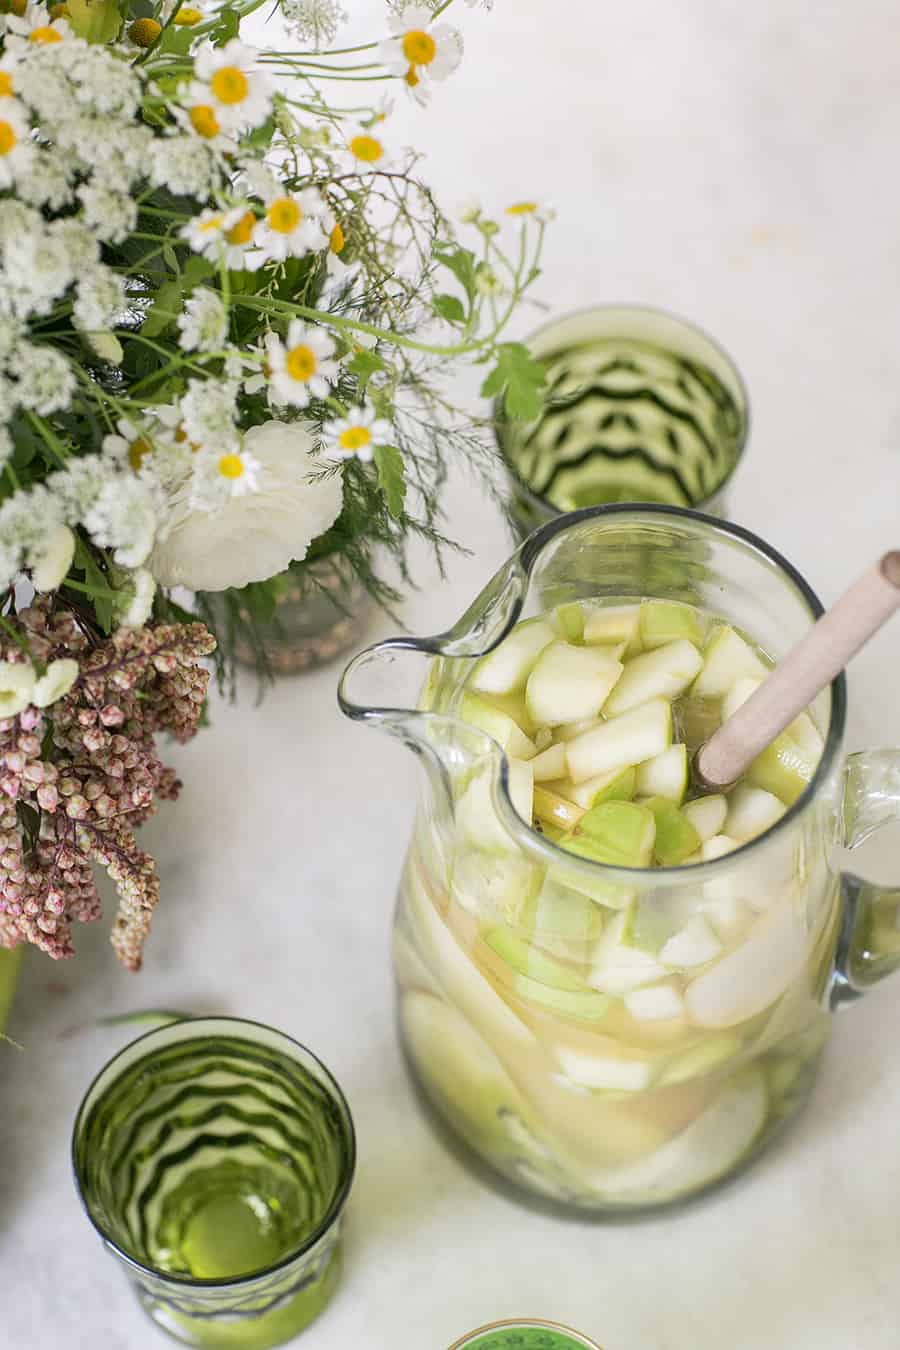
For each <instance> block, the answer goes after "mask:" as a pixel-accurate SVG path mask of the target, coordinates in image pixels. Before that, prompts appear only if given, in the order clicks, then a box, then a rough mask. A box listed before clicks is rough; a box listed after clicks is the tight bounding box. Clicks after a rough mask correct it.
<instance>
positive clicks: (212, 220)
mask: <svg viewBox="0 0 900 1350" xmlns="http://www.w3.org/2000/svg"><path fill="white" fill-rule="evenodd" d="M224 219H225V217H224V216H209V217H208V218H207V219H206V220H201V222H200V229H201V230H202V232H203V233H204V234H209V232H210V230H217V229H218V228H219V226H220V225H221V224H222V221H223V220H224Z"/></svg>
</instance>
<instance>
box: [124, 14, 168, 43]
mask: <svg viewBox="0 0 900 1350" xmlns="http://www.w3.org/2000/svg"><path fill="white" fill-rule="evenodd" d="M161 32H162V26H161V25H160V24H158V23H157V22H156V20H155V19H135V21H134V23H133V24H132V25H131V27H130V28H129V30H128V36H129V37H130V38H131V40H132V42H133V43H134V45H135V46H136V47H152V46H153V44H154V42H155V41H156V39H157V38H158V37H159V35H160V33H161Z"/></svg>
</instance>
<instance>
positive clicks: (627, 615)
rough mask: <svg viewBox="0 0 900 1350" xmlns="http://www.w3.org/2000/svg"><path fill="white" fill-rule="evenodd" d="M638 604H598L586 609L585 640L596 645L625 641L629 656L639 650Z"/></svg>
mask: <svg viewBox="0 0 900 1350" xmlns="http://www.w3.org/2000/svg"><path fill="white" fill-rule="evenodd" d="M640 621H641V607H640V605H599V606H597V608H596V609H590V610H588V613H587V616H586V618H585V621H584V640H585V642H588V643H592V644H596V645H597V646H609V645H610V644H614V643H619V642H625V643H627V644H628V645H627V647H626V651H627V653H628V655H629V656H635V655H636V654H637V653H638V652H639V651H640V650H641V639H640Z"/></svg>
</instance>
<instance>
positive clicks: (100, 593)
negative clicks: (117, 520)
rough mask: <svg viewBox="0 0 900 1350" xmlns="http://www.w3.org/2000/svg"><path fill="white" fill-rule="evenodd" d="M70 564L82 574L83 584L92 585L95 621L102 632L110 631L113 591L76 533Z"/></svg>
mask: <svg viewBox="0 0 900 1350" xmlns="http://www.w3.org/2000/svg"><path fill="white" fill-rule="evenodd" d="M72 565H73V567H74V568H75V569H76V570H77V571H80V572H81V573H82V574H83V576H84V582H85V585H86V586H90V587H92V590H93V592H94V593H92V595H91V605H92V606H93V610H94V613H95V614H96V616H97V623H98V624H99V625H100V627H101V628H102V630H103V632H104V633H111V632H112V626H113V614H114V613H115V600H116V594H115V591H113V590H112V589H111V588H110V586H109V583H108V582H107V579H106V577H105V576H104V575H103V573H102V572H101V570H100V568H99V567H98V566H97V563H96V560H95V559H94V556H93V554H92V553H91V551H90V549H89V548H88V547H87V545H86V544H85V542H84V540H83V539H81V538H79V537H78V536H77V535H76V537H75V557H74V560H73V563H72ZM63 584H65V583H63Z"/></svg>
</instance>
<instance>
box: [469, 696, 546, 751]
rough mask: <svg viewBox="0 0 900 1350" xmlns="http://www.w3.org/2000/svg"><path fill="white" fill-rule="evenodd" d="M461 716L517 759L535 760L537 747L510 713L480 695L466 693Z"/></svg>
mask: <svg viewBox="0 0 900 1350" xmlns="http://www.w3.org/2000/svg"><path fill="white" fill-rule="evenodd" d="M459 715H460V717H461V718H462V719H463V721H464V722H468V723H469V724H470V725H471V726H473V727H478V728H479V730H481V731H485V732H487V734H488V736H491V737H492V738H493V739H494V740H495V741H496V742H497V744H498V745H499V746H500V749H501V750H505V751H506V753H507V754H508V755H514V756H515V757H516V759H533V758H534V754H535V750H536V746H535V744H534V742H533V741H532V740H530V739H529V737H528V736H526V735H525V732H524V731H523V730H522V728H521V727H520V726H519V724H518V722H515V721H514V720H513V719H512V717H510V715H509V713H507V712H504V711H503V709H502V708H499V707H497V705H496V704H493V703H491V702H490V700H489V699H486V698H482V697H481V696H480V695H478V694H472V693H469V692H467V693H465V694H464V695H463V697H462V700H461V702H460V706H459Z"/></svg>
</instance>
